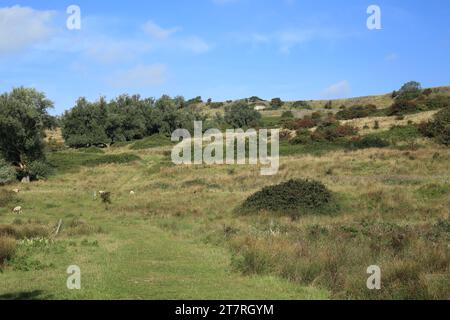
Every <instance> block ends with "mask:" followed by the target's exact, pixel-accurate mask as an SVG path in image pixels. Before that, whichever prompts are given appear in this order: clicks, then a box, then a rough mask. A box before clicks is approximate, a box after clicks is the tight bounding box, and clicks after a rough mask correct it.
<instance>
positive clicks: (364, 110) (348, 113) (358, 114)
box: [336, 104, 377, 120]
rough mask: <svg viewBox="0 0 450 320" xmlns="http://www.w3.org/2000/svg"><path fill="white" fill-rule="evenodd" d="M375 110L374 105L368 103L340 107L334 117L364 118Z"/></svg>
mask: <svg viewBox="0 0 450 320" xmlns="http://www.w3.org/2000/svg"><path fill="white" fill-rule="evenodd" d="M376 111H377V107H376V106H375V105H372V104H369V105H365V106H353V107H350V108H346V109H342V110H340V111H339V112H338V113H336V118H337V119H339V120H351V119H358V118H366V117H368V116H370V115H372V114H374V113H375V112H376Z"/></svg>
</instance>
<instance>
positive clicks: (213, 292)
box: [0, 88, 450, 299]
mask: <svg viewBox="0 0 450 320" xmlns="http://www.w3.org/2000/svg"><path fill="white" fill-rule="evenodd" d="M400 91H401V90H400ZM411 92H412V91H408V92H406V93H405V94H410V93H411ZM448 92H449V90H448V89H446V88H440V89H438V90H436V91H432V92H431V93H424V91H423V90H420V92H419V95H413V96H412V97H411V96H408V99H407V100H401V99H398V98H396V99H395V100H391V101H390V102H388V99H392V95H389V96H387V95H386V96H380V97H379V99H380V100H379V103H380V104H377V105H376V108H375V110H373V108H368V109H367V110H362V111H363V112H366V111H368V112H370V113H371V114H370V115H368V116H366V117H362V118H355V119H347V120H342V119H337V116H336V115H335V114H336V113H337V112H339V111H341V110H343V109H340V108H339V106H338V104H340V103H345V104H347V107H351V104H352V103H355V106H356V105H359V104H360V103H361V104H364V105H365V104H371V103H374V101H375V100H376V99H375V98H370V97H369V98H357V99H360V100H358V102H356V101H357V99H352V100H345V101H339V102H338V101H333V102H332V103H331V109H325V104H326V103H327V102H324V106H323V110H319V111H321V112H320V113H315V114H313V113H314V112H315V111H317V110H306V111H305V114H304V115H302V116H301V117H298V115H296V114H295V111H296V110H294V109H292V114H289V113H285V114H284V115H283V111H282V110H284V111H287V110H288V109H289V106H286V104H284V105H283V106H282V107H281V108H280V109H279V110H273V111H270V112H279V115H278V116H277V115H276V114H273V115H272V117H273V118H276V119H268V118H269V117H267V115H266V114H264V112H263V116H262V118H259V117H257V116H255V115H254V114H253V112H251V111H252V110H251V109H249V108H246V107H244V108H243V110H242V115H243V117H245V121H246V123H251V121H260V122H259V124H258V126H260V127H263V126H264V124H270V126H272V127H280V128H282V130H281V133H280V139H281V142H280V155H281V159H280V168H279V172H278V174H277V175H274V176H269V177H268V176H261V175H260V165H257V166H252V165H205V164H204V165H192V166H188V165H182V166H176V165H174V164H173V163H172V162H171V160H170V153H171V150H172V146H173V144H172V142H171V141H170V140H169V139H168V137H167V136H165V135H164V134H163V132H160V130H159V129H161V131H164V130H166V129H167V127H165V122H164V121H161V122H156V127H154V126H152V125H149V124H155V123H154V122H148V123H147V125H149V126H147V125H144V126H142V127H141V129H143V130H144V129H145V130H147V129H149V128H150V129H152V128H153V129H152V130H154V131H152V132H151V133H152V134H153V133H155V134H153V135H151V136H147V137H143V139H136V140H135V139H126V138H124V139H120V141H114V143H111V144H110V143H109V142H108V143H107V146H103V145H96V144H95V143H92V144H91V143H89V145H86V146H83V147H81V148H77V149H74V148H69V147H68V146H65V145H64V144H63V139H62V138H61V133H60V131H59V130H56V131H47V133H48V134H47V136H48V137H49V138H47V140H46V142H45V144H44V147H43V149H42V151H43V153H44V156H43V157H42V158H40V159H39V160H38V161H39V163H41V165H42V167H39V166H37V165H31V163H29V162H27V160H26V158H25V157H19V158H18V159H19V161H23V163H21V164H22V167H20V166H18V164H17V165H16V166H14V167H13V168H15V169H16V170H18V172H22V170H27V172H28V171H29V172H38V173H40V174H42V176H41V175H36V176H35V177H34V179H32V180H34V181H32V183H19V182H18V181H17V180H16V179H14V176H13V177H12V178H11V165H10V164H8V162H7V161H4V162H3V163H2V165H1V167H2V168H5V169H4V172H5V177H6V178H7V179H8V180H7V181H6V180H5V183H2V185H1V186H0V269H1V270H2V273H0V278H1V283H2V285H1V286H0V298H4V299H11V298H27V299H35V298H38V299H42V298H56V299H131V298H135V299H449V298H450V289H449V288H450V276H449V275H450V250H449V244H450V212H449V204H450V149H449V147H448V144H446V143H447V141H450V140H447V138H448V136H449V135H450V131H449V130H448V128H450V127H449V120H450V118H449V117H448V114H449V113H448V110H450V107H443V108H431V107H430V106H432V105H434V104H432V103H430V101H432V102H435V100H433V99H434V98H435V97H436V96H440V95H441V94H442V93H444V94H447V93H448ZM400 94H402V93H400ZM389 97H391V98H389ZM361 99H369V100H370V99H372V100H370V101H369V100H361ZM166 101H167V100H166ZM170 101H172V100H170ZM197 101H198V99H197ZM377 101H378V100H377ZM399 101H400V102H402V101H408V104H407V105H410V104H409V103H410V102H413V104H412V105H414V108H413V109H407V110H406V111H405V110H404V109H402V108H403V102H402V105H401V107H400V110H402V111H404V112H402V113H400V114H399V113H397V114H395V115H391V116H388V115H387V113H388V112H389V111H392V109H393V108H394V110H398V109H395V108H396V107H393V106H394V105H395V103H396V102H399ZM442 101H444V102H445V101H447V100H442ZM141 102H142V101H141ZM172 102H173V101H172ZM172 102H169V103H170V105H171V108H170V116H171V117H169V118H171V119H184V120H186V118H184V116H183V115H184V113H183V112H180V113H178V112H179V111H177V110H178V109H176V108H172V107H173V105H172ZM278 102H279V101H274V103H278ZM190 103H192V102H190ZM240 103H241V104H242V102H240ZM260 103H261V102H260ZM315 103H317V105H321V102H320V103H319V102H315ZM439 103H440V102H439ZM144 104H145V103H143V105H144ZM335 106H336V107H335ZM0 107H1V105H0ZM109 107H111V106H109ZM109 107H108V108H109ZM312 107H313V108H315V107H314V104H313V105H312ZM329 107H330V105H329V104H328V106H327V108H329ZM89 108H94V109H95V108H96V103H93V105H90V106H89ZM321 108H322V107H321ZM427 108H430V109H427ZM232 109H233V108H228V110H232ZM234 109H236V105H234ZM424 109H425V110H424ZM89 110H91V109H89ZM163 110H164V108H163V107H161V110H160V111H161V112H163ZM216 110H219V109H216ZM325 110H327V111H328V110H331V114H328V113H327V111H325ZM352 110H353V109H352ZM160 111H157V112H160ZM297 111H298V110H297ZM360 111H361V110H356V111H355V113H353V111H351V114H357V115H358V117H359V112H360ZM150 112H153V111H150ZM224 112H227V111H226V110H224ZM239 112H240V111H239ZM302 112H303V111H302ZM164 114H165V113H164ZM106 115H107V116H111V115H114V117H115V116H116V115H117V113H116V112H115V111H114V112H113V113H106ZM32 116H33V117H34V119H36V121H40V120H39V119H40V117H41V116H40V115H32ZM172 116H173V117H172ZM203 116H204V115H203ZM228 116H229V115H228ZM282 116H283V117H282ZM178 117H180V118H178ZM225 118H226V117H223V118H220V117H219V118H218V119H213V118H208V117H207V119H206V121H217V122H214V124H220V125H221V126H222V127H221V128H227V127H233V123H230V122H228V123H227V121H225V120H224V119H225ZM99 119H100V118H99ZM189 119H190V118H189ZM227 119H232V121H233V122H234V121H238V120H240V118H239V119H236V117H231V118H227ZM72 120H76V117H75V118H73V119H72ZM230 121H231V120H230ZM73 123H76V121H75V122H73ZM108 123H110V122H108ZM172 124H173V125H175V124H176V123H172ZM175 126H176V125H175ZM47 127H51V126H46V125H42V130H44V128H47ZM104 128H106V127H104ZM116 128H119V129H120V130H119V129H117V131H109V132H110V135H109V136H108V135H106V136H107V139H111V138H112V137H117V136H118V135H116V134H111V133H113V132H116V133H117V132H122V131H121V130H122V129H123V126H122V127H121V126H117V127H116ZM73 132H75V131H73ZM50 136H51V138H50ZM81 138H82V139H84V137H81ZM90 138H92V139H93V140H92V141H94V140H95V139H94V138H95V136H90ZM102 138H104V137H102ZM82 139H81V140H82ZM44 165H45V166H46V167H44ZM28 167H29V168H28ZM30 168H31V169H30ZM48 168H50V169H51V170H50V171H47V169H48ZM44 169H45V170H44ZM2 172H3V171H2ZM99 191H103V193H99ZM105 193H107V194H108V197H106V196H103V195H104V194H105ZM17 206H20V207H21V213H13V208H15V207H17ZM59 222H61V224H59ZM58 225H60V227H59V228H58ZM70 265H77V266H79V267H80V269H81V273H82V284H81V285H82V289H81V290H68V289H67V287H66V280H67V277H68V275H67V273H66V270H67V268H68V266H70ZM372 265H377V266H380V268H381V271H382V280H381V281H382V289H381V290H368V289H367V286H366V281H367V278H368V276H369V275H368V274H367V268H368V267H369V266H372Z"/></svg>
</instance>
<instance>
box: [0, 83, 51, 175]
mask: <svg viewBox="0 0 450 320" xmlns="http://www.w3.org/2000/svg"><path fill="white" fill-rule="evenodd" d="M52 107H53V103H52V102H51V101H50V100H48V99H47V98H46V97H45V95H44V94H43V93H41V92H38V91H36V90H35V89H32V88H23V87H20V88H15V89H13V90H12V91H11V92H9V93H4V94H2V95H1V96H0V137H1V138H0V153H1V155H2V156H3V157H4V158H5V160H6V161H8V162H10V163H12V164H14V165H17V166H20V167H24V166H26V165H27V164H28V163H30V162H31V161H34V160H38V159H42V158H44V151H43V150H44V143H43V138H44V135H45V134H44V130H45V129H46V128H48V127H50V126H52V123H53V121H54V118H53V117H52V116H50V115H49V114H48V109H49V108H52Z"/></svg>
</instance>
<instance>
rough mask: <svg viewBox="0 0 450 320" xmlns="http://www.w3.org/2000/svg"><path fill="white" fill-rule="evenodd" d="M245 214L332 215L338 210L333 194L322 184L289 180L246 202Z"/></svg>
mask: <svg viewBox="0 0 450 320" xmlns="http://www.w3.org/2000/svg"><path fill="white" fill-rule="evenodd" d="M242 209H243V211H244V212H246V211H247V212H248V211H262V210H266V211H272V212H279V213H284V214H289V215H296V216H298V215H303V214H306V213H331V212H334V211H335V210H336V209H337V204H336V202H335V198H334V196H333V193H332V192H331V191H330V190H329V189H328V188H327V187H326V186H325V185H324V184H323V183H321V182H318V181H314V180H303V179H299V180H289V181H287V182H283V183H281V184H279V185H274V186H268V187H265V188H263V189H262V190H261V191H258V192H256V193H255V194H253V195H251V196H250V197H248V198H247V200H245V202H244V203H243V205H242Z"/></svg>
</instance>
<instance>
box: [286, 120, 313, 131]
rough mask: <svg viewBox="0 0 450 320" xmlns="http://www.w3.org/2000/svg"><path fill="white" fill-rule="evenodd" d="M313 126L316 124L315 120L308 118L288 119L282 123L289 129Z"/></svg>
mask: <svg viewBox="0 0 450 320" xmlns="http://www.w3.org/2000/svg"><path fill="white" fill-rule="evenodd" d="M315 126H317V121H315V120H313V119H308V118H305V119H300V120H293V121H288V122H287V123H285V125H284V127H285V128H286V129H289V130H299V129H311V128H314V127H315Z"/></svg>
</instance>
